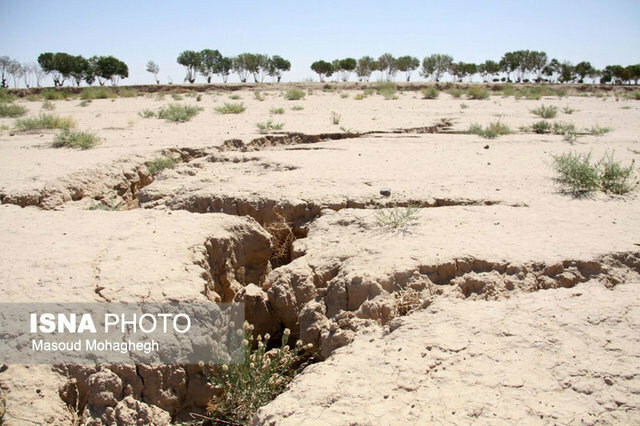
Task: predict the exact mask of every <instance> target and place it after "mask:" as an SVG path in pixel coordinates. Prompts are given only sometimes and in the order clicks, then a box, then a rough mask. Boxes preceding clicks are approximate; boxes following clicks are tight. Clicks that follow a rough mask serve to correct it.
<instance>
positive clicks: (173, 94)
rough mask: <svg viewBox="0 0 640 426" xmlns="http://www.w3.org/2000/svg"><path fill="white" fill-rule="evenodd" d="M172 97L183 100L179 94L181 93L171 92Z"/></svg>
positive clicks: (175, 99)
mask: <svg viewBox="0 0 640 426" xmlns="http://www.w3.org/2000/svg"><path fill="white" fill-rule="evenodd" d="M171 98H172V99H173V100H174V101H181V100H182V96H180V95H179V94H177V93H172V94H171Z"/></svg>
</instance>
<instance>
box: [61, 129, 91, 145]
mask: <svg viewBox="0 0 640 426" xmlns="http://www.w3.org/2000/svg"><path fill="white" fill-rule="evenodd" d="M98 142H100V138H98V137H97V136H96V135H94V134H93V133H89V132H82V131H79V130H70V129H62V131H61V132H60V133H58V134H57V135H56V138H55V140H54V141H53V147H54V148H65V147H66V148H79V149H89V148H92V147H94V146H95V145H97V144H98Z"/></svg>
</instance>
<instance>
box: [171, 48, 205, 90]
mask: <svg viewBox="0 0 640 426" xmlns="http://www.w3.org/2000/svg"><path fill="white" fill-rule="evenodd" d="M177 62H178V63H179V64H180V65H182V66H183V67H185V70H186V73H187V74H186V75H185V77H184V81H188V82H189V83H191V84H193V83H194V82H195V81H196V73H197V71H198V70H199V69H200V53H198V52H195V51H193V50H185V51H184V52H182V53H180V54H179V55H178V59H177Z"/></svg>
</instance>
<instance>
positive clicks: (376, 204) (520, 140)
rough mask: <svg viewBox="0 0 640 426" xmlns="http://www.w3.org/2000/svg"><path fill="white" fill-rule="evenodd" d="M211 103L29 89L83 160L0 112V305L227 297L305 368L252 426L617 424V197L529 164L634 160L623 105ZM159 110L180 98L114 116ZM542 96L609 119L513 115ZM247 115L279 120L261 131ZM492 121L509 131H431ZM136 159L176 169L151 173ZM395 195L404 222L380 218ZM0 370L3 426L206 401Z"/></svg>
mask: <svg viewBox="0 0 640 426" xmlns="http://www.w3.org/2000/svg"><path fill="white" fill-rule="evenodd" d="M233 93H234V94H236V95H238V96H239V97H240V99H237V100H231V99H229V95H230V92H207V93H202V95H201V101H196V99H195V97H191V96H185V95H184V94H183V95H182V96H183V99H181V100H177V101H176V100H174V99H172V98H171V96H170V95H166V96H165V97H163V98H160V97H157V96H156V95H147V96H140V97H136V98H117V99H98V100H93V101H92V102H91V103H89V104H88V105H87V106H80V105H79V100H77V99H75V100H66V101H53V104H54V105H55V110H54V111H53V113H55V114H57V115H60V116H71V117H73V118H74V119H75V120H76V122H77V128H78V129H80V130H85V131H91V132H93V133H95V134H96V135H98V136H99V137H100V138H101V142H100V143H99V144H98V145H97V146H95V147H94V148H92V149H88V150H75V149H68V148H53V147H51V144H52V142H53V139H54V137H55V134H56V133H55V132H53V131H36V132H21V131H16V130H13V126H14V119H8V118H0V126H3V125H4V126H7V127H8V128H9V130H2V131H0V158H2V159H3V162H2V167H0V200H1V202H2V204H1V205H0V236H1V239H2V244H0V275H1V276H2V277H3V278H2V286H0V300H2V301H4V302H43V301H44V302H106V301H109V302H139V301H146V302H163V301H167V302H168V301H198V302H207V301H212V302H213V301H223V302H230V301H243V302H245V303H246V304H247V312H246V315H247V318H248V320H249V321H251V322H252V323H253V324H254V325H255V326H256V328H257V330H258V331H260V332H263V333H264V332H269V333H272V335H273V336H276V337H277V336H278V334H279V333H281V332H282V330H283V329H284V328H285V327H288V328H290V329H291V330H292V333H293V336H294V338H296V339H297V338H300V339H302V340H303V341H304V343H312V344H313V345H314V347H315V348H317V350H318V354H319V357H320V358H321V359H323V360H324V361H322V362H319V363H317V364H314V365H312V366H310V367H308V368H307V369H306V370H304V371H303V373H302V374H300V375H299V376H297V377H296V379H294V381H293V383H292V384H291V385H290V387H289V388H288V390H287V391H286V392H284V393H283V394H281V395H280V396H279V397H277V398H276V399H275V400H274V401H273V402H272V403H270V404H269V405H267V406H265V407H263V408H262V409H260V411H259V412H258V414H257V415H256V417H255V418H254V419H253V422H254V423H255V424H269V425H272V424H273V425H279V424H287V425H289V424H290V425H298V424H332V425H333V424H336V425H352V424H362V425H374V424H375V425H387V424H432V423H447V424H450V423H454V424H472V423H476V424H637V423H639V422H640V295H639V292H638V289H639V287H636V286H639V285H640V232H639V230H640V199H639V197H638V191H637V189H636V191H634V192H632V193H631V194H629V195H627V196H624V197H619V196H609V195H605V194H602V193H597V194H594V195H592V196H589V197H581V198H576V197H573V196H571V195H569V194H566V193H564V192H562V191H561V189H560V188H559V187H558V185H557V184H556V182H555V181H554V177H555V173H554V170H553V167H552V163H553V157H552V156H553V155H557V154H562V153H566V152H569V151H575V152H580V153H589V152H591V153H592V156H593V158H595V159H598V158H600V157H602V155H604V154H605V153H606V152H609V153H613V154H614V156H615V158H616V159H617V160H620V161H621V162H622V163H623V164H625V165H626V164H629V163H630V162H631V161H633V160H640V136H639V135H640V101H635V100H624V99H620V100H616V99H615V98H614V97H613V96H605V97H594V96H567V97H562V98H559V97H555V96H554V97H543V98H542V99H540V100H526V99H520V100H516V99H514V98H513V97H503V96H501V95H493V96H491V97H490V98H489V99H487V100H470V99H466V98H465V97H464V95H463V97H462V98H458V99H457V98H453V97H452V96H450V95H448V94H446V93H444V92H443V93H441V94H440V96H439V98H438V99H436V100H427V99H422V96H421V94H420V92H415V91H400V92H398V98H397V99H395V100H385V99H384V97H382V96H379V95H376V94H372V95H370V96H368V97H365V98H364V99H361V100H357V99H355V96H356V95H357V94H359V93H361V91H359V90H344V91H338V90H334V91H322V89H321V86H318V88H317V89H316V90H315V91H314V92H313V93H312V94H311V93H308V94H307V95H306V97H305V98H304V99H301V100H298V101H289V100H286V99H285V98H284V97H283V88H280V87H277V86H274V85H271V86H265V88H264V89H263V92H262V93H263V94H264V95H265V96H264V100H263V101H259V100H257V99H255V97H254V93H253V91H248V90H238V91H235V92H233ZM345 95H346V96H345ZM17 102H18V103H19V104H22V105H24V106H25V107H26V108H27V109H28V110H29V114H28V115H29V116H35V115H37V114H38V113H39V112H40V111H41V107H42V102H37V101H34V102H28V101H22V100H21V101H17ZM225 102H243V103H244V105H245V106H246V111H244V112H242V113H240V114H228V115H223V114H219V113H217V112H216V111H215V108H216V107H220V106H221V105H223V104H224V103H225ZM169 103H179V104H183V105H196V106H200V107H202V108H204V109H203V111H201V112H200V113H199V114H198V115H197V116H196V117H194V118H193V119H192V120H190V121H188V122H185V123H173V122H168V121H165V120H160V119H156V118H148V119H143V118H141V117H140V116H139V115H138V113H139V112H140V111H142V110H144V109H150V110H153V111H157V110H158V109H159V108H160V107H161V106H164V105H167V104H169ZM541 104H545V105H554V106H556V107H558V109H559V112H558V116H557V117H556V118H555V119H552V120H550V121H557V122H562V123H573V124H574V125H575V127H576V128H577V129H578V130H581V129H585V128H591V127H593V126H600V127H608V128H610V129H611V131H610V132H609V133H607V134H604V135H602V136H589V135H582V136H579V137H578V139H577V140H576V141H575V142H573V143H570V142H567V141H565V140H564V139H563V137H562V136H561V135H553V134H535V133H531V132H523V131H519V130H518V129H519V128H520V127H521V126H530V125H531V124H532V123H534V122H536V121H539V120H540V118H539V117H537V116H535V115H534V114H532V112H531V110H532V109H533V108H536V107H538V106H540V105H541ZM294 106H299V107H302V109H300V108H297V109H295V110H294V109H292V107H294ZM565 107H569V108H571V109H573V110H574V111H573V112H572V113H571V114H567V113H564V112H563V109H564V108H565ZM274 108H283V109H284V113H283V114H273V113H271V112H270V110H272V109H274ZM332 113H335V114H337V115H339V116H340V120H339V124H333V122H332V120H331V116H332ZM268 120H272V121H273V122H274V123H284V126H283V128H282V130H280V131H278V132H274V133H270V134H268V135H263V134H260V133H259V132H258V131H257V128H256V123H258V122H267V121H268ZM443 120H444V121H443ZM496 120H501V121H502V122H503V123H504V124H507V125H508V126H509V127H510V128H511V129H512V130H514V132H515V133H513V134H509V135H504V136H500V137H498V138H496V139H484V138H481V137H480V136H477V135H469V134H459V133H456V131H463V130H466V129H467V128H468V127H469V125H470V124H472V123H478V124H481V125H483V126H485V125H488V124H489V123H491V122H495V121H496ZM445 123H446V124H445ZM158 156H170V157H173V158H175V159H176V160H178V164H177V165H176V166H175V167H173V168H171V169H166V170H163V171H161V172H160V173H159V174H157V175H155V176H154V175H152V174H151V173H150V171H149V168H148V165H147V164H146V163H147V162H148V161H151V160H153V159H154V158H156V157H158ZM635 180H637V171H636V178H635ZM383 188H388V189H389V190H390V196H383V195H381V193H380V191H381V189H383ZM407 206H416V207H417V210H416V213H415V220H414V221H412V222H411V223H409V224H407V226H406V227H404V228H402V229H391V228H390V227H388V226H384V225H383V224H381V219H380V218H381V216H380V215H381V214H390V213H392V212H395V213H402V212H404V211H405V209H406V207H407ZM283 224H286V226H283ZM274 229H277V230H280V231H282V230H284V234H282V233H280V234H278V233H277V232H275V234H274V231H273V230H274ZM269 231H271V233H270V232H269ZM291 241H293V243H292V244H291ZM1 361H2V360H0V362H1ZM0 366H2V368H0V388H1V389H2V390H3V392H4V393H5V394H6V398H7V403H6V404H7V409H6V416H5V422H6V423H7V424H9V425H14V424H15V425H21V424H40V423H46V424H72V423H73V422H80V423H81V424H95V425H100V424H105V425H106V424H114V423H118V424H136V423H137V424H169V423H171V422H180V421H186V420H189V419H190V416H189V414H190V413H204V412H205V411H204V409H205V407H206V403H207V401H208V400H209V399H210V398H211V397H212V396H214V395H215V393H216V389H215V388H213V387H212V386H211V385H209V384H208V383H206V381H205V380H204V377H203V376H202V374H201V373H200V371H199V369H198V367H197V366H173V367H159V366H155V367H153V366H138V367H136V366H105V365H101V366H66V365H63V366H55V367H51V366H42V365H14V364H8V365H1V364H0ZM70 383H72V384H73V389H75V392H71V391H70V389H71V388H72V387H70V385H69V384H70ZM69 407H73V408H69Z"/></svg>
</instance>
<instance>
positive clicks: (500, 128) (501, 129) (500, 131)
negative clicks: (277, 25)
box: [464, 118, 512, 139]
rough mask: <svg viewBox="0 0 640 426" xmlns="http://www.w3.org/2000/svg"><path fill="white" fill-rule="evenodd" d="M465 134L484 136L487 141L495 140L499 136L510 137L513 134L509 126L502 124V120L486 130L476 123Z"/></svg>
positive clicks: (490, 125)
mask: <svg viewBox="0 0 640 426" xmlns="http://www.w3.org/2000/svg"><path fill="white" fill-rule="evenodd" d="M464 133H467V134H472V135H478V136H482V137H483V138H486V139H495V138H497V137H498V136H501V135H508V134H510V133H512V132H511V129H510V128H509V126H507V125H506V124H503V123H502V118H500V119H498V120H496V121H494V122H493V123H490V124H489V125H488V126H486V127H484V128H483V127H482V126H481V125H480V124H477V123H474V124H472V125H471V126H469V129H468V130H467V131H466V132H464Z"/></svg>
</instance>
